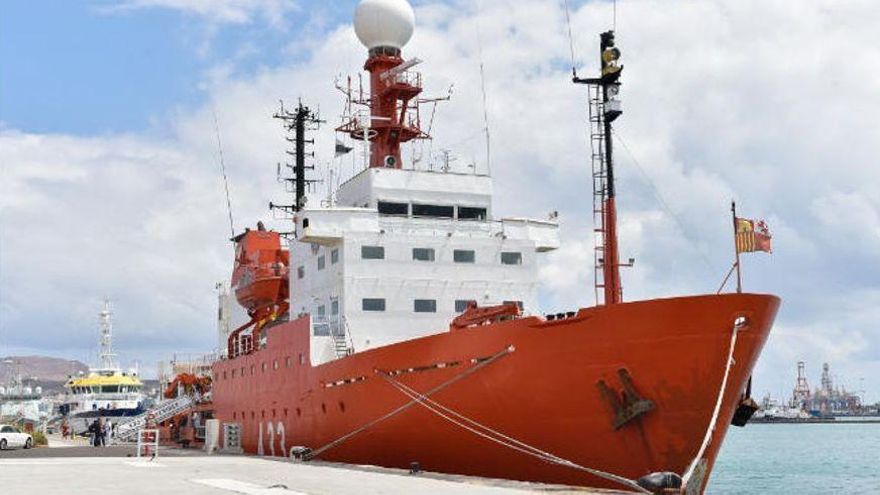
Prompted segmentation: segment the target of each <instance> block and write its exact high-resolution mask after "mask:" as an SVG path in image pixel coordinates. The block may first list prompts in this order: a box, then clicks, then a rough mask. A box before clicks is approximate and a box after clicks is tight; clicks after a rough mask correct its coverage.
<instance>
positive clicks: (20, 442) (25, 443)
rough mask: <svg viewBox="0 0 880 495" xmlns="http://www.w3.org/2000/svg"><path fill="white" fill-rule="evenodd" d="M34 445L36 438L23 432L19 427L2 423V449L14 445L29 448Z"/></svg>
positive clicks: (0, 438) (0, 446)
mask: <svg viewBox="0 0 880 495" xmlns="http://www.w3.org/2000/svg"><path fill="white" fill-rule="evenodd" d="M33 446H34V439H33V438H31V436H30V435H29V434H27V433H22V432H20V431H19V430H18V428H16V427H14V426H9V425H0V450H6V449H9V448H12V447H24V448H26V449H29V448H31V447H33Z"/></svg>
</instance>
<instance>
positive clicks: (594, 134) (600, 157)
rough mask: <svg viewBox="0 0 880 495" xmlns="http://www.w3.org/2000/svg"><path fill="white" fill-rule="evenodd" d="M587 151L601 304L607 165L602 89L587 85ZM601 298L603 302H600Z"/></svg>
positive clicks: (595, 279) (595, 282)
mask: <svg viewBox="0 0 880 495" xmlns="http://www.w3.org/2000/svg"><path fill="white" fill-rule="evenodd" d="M589 98H590V149H591V150H592V155H591V160H590V162H591V165H592V176H593V242H594V247H593V268H594V269H593V286H594V290H595V293H596V304H602V303H603V302H604V288H605V277H604V275H603V272H602V268H603V264H604V261H605V233H606V232H607V231H606V225H605V218H606V217H605V200H606V199H607V198H608V164H607V163H606V161H605V102H604V99H603V95H602V86H601V85H599V84H590V85H589ZM600 296H601V297H602V298H603V300H600Z"/></svg>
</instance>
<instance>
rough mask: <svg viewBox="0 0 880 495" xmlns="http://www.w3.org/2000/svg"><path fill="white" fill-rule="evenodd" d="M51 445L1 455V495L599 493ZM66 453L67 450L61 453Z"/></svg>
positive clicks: (190, 453)
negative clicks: (149, 456) (143, 457)
mask: <svg viewBox="0 0 880 495" xmlns="http://www.w3.org/2000/svg"><path fill="white" fill-rule="evenodd" d="M50 445H52V446H51V447H48V448H37V449H31V450H8V451H2V452H0V472H3V493H4V494H9V495H18V494H33V493H36V491H35V487H34V480H37V479H38V480H40V481H39V493H41V494H48V495H52V494H69V493H77V494H82V495H105V494H106V495H110V494H113V495H116V494H120V493H124V494H126V495H132V494H141V493H143V494H157V493H186V494H187V495H230V494H245V495H306V494H308V495H312V494H315V495H317V494H359V495H361V494H363V495H369V494H389V495H394V494H401V495H403V494H407V495H409V494H413V493H443V494H450V495H456V494H461V495H514V494H547V493H552V494H554V495H559V494H577V495H588V494H601V495H612V494H619V493H626V492H618V491H609V490H589V489H577V488H571V487H563V486H558V485H544V484H537V483H523V482H515V481H507V480H496V479H487V478H476V477H470V476H454V475H444V474H436V473H428V472H423V473H420V474H418V475H410V474H409V473H408V472H406V471H403V470H398V469H385V468H377V467H373V466H353V465H345V464H335V463H324V462H313V463H307V464H300V463H291V462H289V461H285V460H278V459H270V458H260V457H254V456H239V455H212V456H208V455H204V454H203V453H201V452H200V451H197V450H182V449H162V450H161V451H160V455H159V457H158V458H157V459H156V460H155V461H145V460H137V459H135V458H134V457H132V456H134V453H135V448H134V447H133V446H114V447H106V448H94V447H87V446H83V445H75V444H71V443H70V442H62V441H60V439H50ZM64 447H66V448H64Z"/></svg>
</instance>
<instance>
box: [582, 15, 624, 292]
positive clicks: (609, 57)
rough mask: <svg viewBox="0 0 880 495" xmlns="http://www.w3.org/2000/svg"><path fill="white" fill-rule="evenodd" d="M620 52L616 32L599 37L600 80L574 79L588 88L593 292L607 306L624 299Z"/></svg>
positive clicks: (605, 33)
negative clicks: (616, 137)
mask: <svg viewBox="0 0 880 495" xmlns="http://www.w3.org/2000/svg"><path fill="white" fill-rule="evenodd" d="M618 59H620V50H618V49H617V48H616V47H615V46H614V31H606V32H604V33H602V34H601V35H600V48H599V61H600V64H601V67H602V72H601V75H600V77H598V78H585V79H582V78H579V77H577V76H576V75H575V76H573V77H572V81H573V82H574V83H575V84H587V85H588V87H589V97H590V146H591V148H592V168H593V223H594V230H593V231H594V233H595V242H596V246H595V250H594V253H595V254H594V263H595V271H594V289H595V292H596V302H597V303H599V294H600V293H601V294H602V301H603V302H604V304H617V303H619V302H621V301H622V299H623V287H622V285H621V282H620V267H621V266H632V261H630V262H629V263H628V264H626V265H621V263H620V257H619V254H618V248H617V207H616V204H615V196H616V194H615V190H614V148H613V140H612V135H611V123H612V122H614V120H615V119H617V117H619V116H620V115H621V114H622V113H623V112H622V111H621V109H620V101H619V100H617V93H618V92H619V91H620V73H621V71H622V70H623V66H622V65H618V63H617V61H618Z"/></svg>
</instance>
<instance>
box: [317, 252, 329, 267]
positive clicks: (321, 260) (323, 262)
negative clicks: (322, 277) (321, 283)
mask: <svg viewBox="0 0 880 495" xmlns="http://www.w3.org/2000/svg"><path fill="white" fill-rule="evenodd" d="M326 265H327V262H326V260H325V258H324V255H323V254H322V255H321V256H318V270H323V269H324V267H325V266H326Z"/></svg>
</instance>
